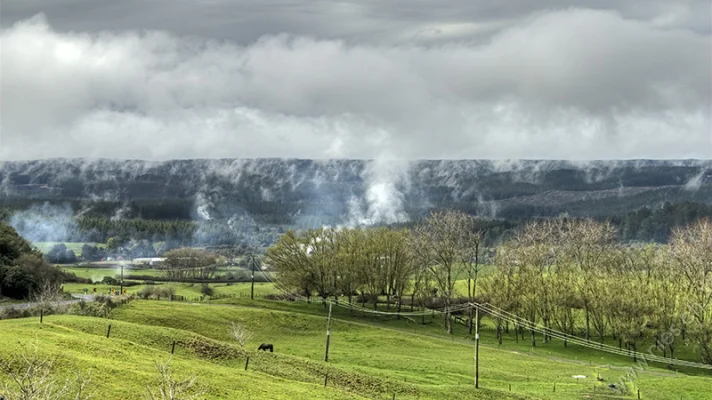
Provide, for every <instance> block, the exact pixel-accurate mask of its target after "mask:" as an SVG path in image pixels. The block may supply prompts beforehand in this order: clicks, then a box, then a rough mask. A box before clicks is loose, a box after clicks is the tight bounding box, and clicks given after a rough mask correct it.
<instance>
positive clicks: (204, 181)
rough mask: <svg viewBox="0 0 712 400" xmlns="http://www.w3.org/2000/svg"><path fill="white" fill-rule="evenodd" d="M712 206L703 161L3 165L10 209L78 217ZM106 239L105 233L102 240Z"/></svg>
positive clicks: (533, 213) (278, 218) (708, 166)
mask: <svg viewBox="0 0 712 400" xmlns="http://www.w3.org/2000/svg"><path fill="white" fill-rule="evenodd" d="M682 202H692V203H701V204H709V203H712V162H711V161H698V160H676V161H656V160H630V161H588V162H573V161H537V160H523V161H521V160H520V161H488V160H420V161H410V162H406V161H384V160H299V159H239V160H175V161H164V162H149V161H137V160H105V159H99V160H87V159H51V160H38V161H18V162H3V163H0V208H5V209H6V210H7V211H5V212H6V213H9V214H13V213H16V212H17V211H19V210H27V209H28V208H30V207H32V206H33V205H38V204H44V205H45V206H43V207H46V205H47V204H49V205H56V206H59V207H62V208H63V210H65V211H67V212H68V213H70V214H72V215H73V216H75V217H76V216H82V217H96V218H107V219H113V220H121V219H136V218H141V219H147V220H161V221H174V220H183V221H187V220H190V221H208V220H209V221H226V223H227V222H230V221H232V223H233V224H241V225H244V224H245V223H248V224H253V225H255V226H265V225H266V226H279V227H284V228H288V227H298V228H306V227H315V226H320V225H332V226H335V225H346V224H348V225H358V224H364V225H372V224H397V223H408V222H409V221H414V220H417V219H419V218H420V217H421V216H422V215H424V214H426V213H428V212H429V211H430V210H432V209H442V208H457V209H461V210H463V211H466V212H468V213H472V214H476V215H479V216H481V217H484V218H488V219H503V220H521V219H525V218H531V217H547V216H555V215H559V214H562V213H568V214H569V215H571V216H591V217H596V218H607V217H612V216H619V217H621V218H622V217H624V216H625V215H626V214H627V213H630V212H633V211H635V210H638V209H641V208H642V207H649V208H651V209H656V208H660V207H662V205H663V204H666V203H672V204H676V203H682ZM94 239H102V238H94Z"/></svg>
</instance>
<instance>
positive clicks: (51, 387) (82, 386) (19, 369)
mask: <svg viewBox="0 0 712 400" xmlns="http://www.w3.org/2000/svg"><path fill="white" fill-rule="evenodd" d="M54 363H55V358H51V357H47V356H43V355H42V354H40V352H39V345H38V343H37V342H33V343H31V344H29V345H23V347H22V352H21V353H20V354H19V355H16V356H14V357H10V358H5V357H0V372H2V373H3V374H4V375H5V376H7V377H8V378H9V379H8V382H6V383H5V384H3V385H2V386H0V389H1V390H2V393H3V394H4V395H5V396H6V397H7V398H8V399H13V400H60V399H62V400H64V399H74V400H83V399H90V398H91V396H90V395H88V394H87V393H86V389H87V386H88V385H89V383H90V382H91V373H87V375H83V374H82V373H81V372H79V373H77V374H76V381H75V382H74V383H72V382H71V380H69V379H66V380H61V379H59V377H58V376H57V374H56V373H55V371H54Z"/></svg>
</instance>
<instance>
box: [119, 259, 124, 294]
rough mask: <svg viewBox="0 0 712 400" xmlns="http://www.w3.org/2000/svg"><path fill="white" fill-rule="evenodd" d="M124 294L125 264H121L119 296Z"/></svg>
mask: <svg viewBox="0 0 712 400" xmlns="http://www.w3.org/2000/svg"><path fill="white" fill-rule="evenodd" d="M123 294H124V264H123V263H122V264H121V282H120V286H119V296H123Z"/></svg>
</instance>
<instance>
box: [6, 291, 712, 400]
mask: <svg viewBox="0 0 712 400" xmlns="http://www.w3.org/2000/svg"><path fill="white" fill-rule="evenodd" d="M227 288H232V287H226V288H224V289H227ZM237 288H239V290H244V288H245V286H241V287H240V286H237ZM247 289H249V286H248V287H247ZM262 289H263V290H267V287H265V288H262ZM224 302H227V303H236V304H223V305H216V304H212V305H210V304H188V303H175V302H173V303H172V302H158V301H135V302H133V303H131V304H129V305H127V306H125V307H123V308H120V309H118V310H116V311H115V312H114V314H113V316H112V320H107V319H101V318H92V317H76V316H49V317H45V320H44V324H42V325H40V324H39V323H38V322H39V321H37V320H36V319H19V320H6V321H0V342H2V343H3V346H2V348H0V355H2V354H9V353H15V352H18V351H19V344H18V340H17V339H18V338H20V341H22V342H27V341H31V340H33V339H34V338H36V339H37V341H38V342H39V344H40V351H42V352H44V353H46V354H55V355H59V356H60V363H59V366H60V368H61V369H60V372H61V373H62V374H69V372H70V371H77V370H86V369H88V368H91V369H92V371H93V372H92V376H93V379H92V382H93V383H92V385H93V388H94V390H95V393H97V394H98V395H100V396H101V397H103V396H104V395H111V396H112V397H113V398H126V399H134V398H140V396H141V394H142V393H143V390H144V388H145V386H146V385H151V384H154V383H155V382H156V379H157V378H156V372H155V367H154V361H155V360H159V361H165V360H167V359H168V357H169V356H170V349H171V346H172V343H173V342H174V341H175V342H177V345H176V354H175V356H174V360H173V364H174V367H175V370H176V374H177V375H178V376H179V377H181V376H182V377H185V376H188V375H189V374H196V375H197V376H198V385H199V387H200V388H202V389H206V390H208V392H207V394H206V396H205V398H210V399H230V398H250V399H282V398H284V399H287V398H289V399H331V398H338V399H362V398H373V399H392V396H393V394H395V395H396V398H397V399H431V398H447V399H473V398H474V399H477V398H481V399H497V398H502V399H504V398H529V397H531V398H545V399H580V398H586V397H591V396H592V395H593V392H594V386H595V387H596V389H595V390H596V397H597V398H619V397H617V396H613V393H612V392H611V391H609V390H608V389H607V388H605V386H606V384H602V383H599V382H597V381H596V379H595V378H596V375H597V374H599V373H600V374H601V376H603V377H604V378H605V379H606V380H607V381H608V382H612V381H614V380H616V379H618V378H619V377H620V376H622V375H624V374H625V373H626V371H625V368H626V367H627V366H630V360H628V359H626V358H625V357H618V356H610V355H607V354H605V353H599V352H595V351H594V352H592V351H590V350H588V349H582V348H576V347H575V346H569V347H568V348H566V349H565V348H564V347H563V346H562V344H561V343H559V342H553V343H551V344H543V343H542V344H540V345H538V346H537V348H536V349H531V348H530V347H529V344H528V343H526V342H524V341H520V342H519V343H515V342H514V341H513V340H506V341H505V342H504V344H503V345H502V346H501V347H500V346H498V345H497V343H496V340H495V338H494V333H493V332H492V331H491V330H488V329H484V330H483V335H482V345H481V357H480V366H481V370H480V378H481V380H480V384H481V388H482V389H480V390H479V391H475V389H474V388H473V387H472V379H473V378H472V375H473V354H474V346H473V342H472V341H471V340H469V339H466V332H465V328H464V327H458V330H457V331H456V332H455V335H453V336H452V337H450V336H447V335H445V334H443V331H442V328H441V326H440V323H441V322H440V321H438V319H437V318H436V319H435V320H434V323H430V324H427V325H424V326H423V325H418V324H415V323H413V322H412V321H410V320H408V319H404V318H403V319H396V318H393V317H390V316H388V317H382V316H375V317H374V316H369V315H362V313H361V312H349V311H346V310H343V309H340V308H334V311H333V317H334V318H333V324H332V338H331V348H330V357H329V358H330V359H329V362H328V363H324V362H323V354H324V340H325V325H326V318H325V310H324V308H323V307H322V306H321V305H320V304H306V303H290V302H273V301H267V300H255V301H250V300H249V299H247V298H239V297H238V298H233V299H226V300H224ZM431 319H432V317H426V322H430V321H431ZM231 322H238V323H241V324H243V325H244V326H245V327H247V328H248V329H249V330H250V331H251V332H253V333H254V335H255V336H254V337H253V338H252V340H251V341H250V342H249V343H248V344H247V346H246V348H241V347H240V346H239V345H237V343H236V342H235V341H234V340H233V339H232V338H231V336H230V333H229V326H230V323H231ZM485 322H486V321H485ZM109 323H111V324H112V330H111V337H110V338H109V339H107V338H106V337H105V336H106V330H107V327H108V324H109ZM485 328H486V326H485ZM263 342H268V343H273V344H274V346H275V353H257V352H256V351H255V349H256V347H257V346H258V345H259V344H260V343H263ZM5 344H7V345H5ZM248 355H249V356H250V362H249V369H248V371H245V370H244V366H245V359H246V357H247V356H248ZM327 373H328V376H329V379H328V382H327V383H328V384H327V387H326V388H325V387H324V377H325V375H326V374H327ZM573 375H585V376H586V378H585V379H574V378H572V376H573ZM554 383H556V392H554V391H553V390H554ZM636 383H637V385H638V387H639V388H640V390H641V395H642V398H645V399H679V398H684V399H705V398H707V397H706V396H707V394H708V389H709V388H710V387H711V385H712V376H709V375H707V376H705V375H702V374H699V375H693V374H689V375H687V374H683V373H676V372H675V371H674V370H667V369H664V367H663V366H652V367H651V368H646V369H645V370H644V371H641V372H639V374H638V377H637V379H636ZM510 385H511V392H510ZM604 394H608V395H609V396H608V397H602V395H604ZM625 398H635V396H632V397H631V396H628V397H625Z"/></svg>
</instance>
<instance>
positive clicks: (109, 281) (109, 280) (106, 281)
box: [101, 276, 120, 285]
mask: <svg viewBox="0 0 712 400" xmlns="http://www.w3.org/2000/svg"><path fill="white" fill-rule="evenodd" d="M101 283H103V284H104V285H118V284H119V283H120V282H119V281H118V280H117V279H116V278H113V277H111V276H105V277H104V279H102V280H101Z"/></svg>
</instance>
